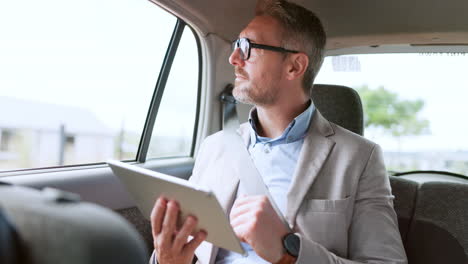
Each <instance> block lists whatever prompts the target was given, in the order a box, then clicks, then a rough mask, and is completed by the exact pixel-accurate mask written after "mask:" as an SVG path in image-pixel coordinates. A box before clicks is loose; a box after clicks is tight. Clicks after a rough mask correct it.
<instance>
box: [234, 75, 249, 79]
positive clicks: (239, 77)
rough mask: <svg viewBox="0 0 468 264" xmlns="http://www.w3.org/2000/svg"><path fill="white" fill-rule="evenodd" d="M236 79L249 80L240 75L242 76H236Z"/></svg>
mask: <svg viewBox="0 0 468 264" xmlns="http://www.w3.org/2000/svg"><path fill="white" fill-rule="evenodd" d="M236 79H243V80H247V78H246V77H245V76H244V75H240V74H236Z"/></svg>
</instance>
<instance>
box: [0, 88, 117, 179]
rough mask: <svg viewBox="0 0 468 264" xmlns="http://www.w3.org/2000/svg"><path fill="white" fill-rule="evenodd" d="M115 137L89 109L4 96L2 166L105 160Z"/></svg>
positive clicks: (0, 110)
mask: <svg viewBox="0 0 468 264" xmlns="http://www.w3.org/2000/svg"><path fill="white" fill-rule="evenodd" d="M114 137H115V133H114V132H113V131H112V130H110V129H109V128H107V127H106V126H105V125H104V124H103V123H102V122H101V121H100V120H99V119H98V118H97V117H96V115H95V114H94V113H92V112H91V111H89V110H87V109H83V108H78V107H71V106H64V105H54V104H48V103H41V102H34V101H27V100H22V99H17V98H12V97H0V170H5V169H20V168H32V167H50V166H59V165H67V164H78V163H94V162H102V161H105V160H106V159H108V158H109V157H112V156H113V154H114V150H115V148H114V144H115V142H114Z"/></svg>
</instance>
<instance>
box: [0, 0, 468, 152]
mask: <svg viewBox="0 0 468 264" xmlns="http://www.w3.org/2000/svg"><path fill="white" fill-rule="evenodd" d="M175 22H176V19H175V17H173V16H172V15H170V14H168V13H167V12H165V11H163V10H161V9H160V8H159V7H157V6H156V5H154V4H153V3H151V2H149V1H147V0H115V1H114V0H113V1H110V0H99V1H96V0H83V1H63V0H44V1H32V0H22V1H2V2H0V36H1V41H0V96H10V97H16V98H22V99H28V100H35V101H40V102H47V103H53V104H63V105H71V106H79V107H83V108H86V109H90V110H91V111H93V112H94V113H95V114H96V116H97V117H98V118H99V119H100V120H101V121H102V122H103V123H105V124H106V125H107V126H108V127H109V128H111V129H114V130H119V129H120V127H121V126H122V124H124V126H125V129H126V130H131V131H141V128H142V127H143V125H144V121H145V119H146V113H147V111H148V106H149V103H150V100H151V96H152V94H153V90H154V86H155V83H156V80H157V78H158V74H159V70H160V67H161V63H162V60H163V58H164V55H165V52H166V49H167V45H168V42H169V39H170V36H171V34H172V31H173V28H174V25H175ZM183 39H184V40H183V41H182V43H181V50H184V52H183V53H179V54H178V55H177V57H176V59H175V60H176V62H175V63H174V69H173V70H174V71H176V73H178V74H175V75H174V76H172V77H170V78H169V81H168V88H167V89H168V94H167V95H165V98H170V99H165V98H163V103H162V105H161V111H162V110H163V109H164V111H163V112H164V114H162V115H161V116H159V117H158V121H157V128H156V130H157V133H159V134H160V135H174V133H175V134H180V135H187V136H191V133H192V131H191V130H190V127H191V125H188V124H191V120H192V119H193V117H192V115H190V113H191V112H192V111H193V109H194V107H195V104H194V103H195V97H196V92H194V91H195V89H196V86H194V85H193V84H194V80H196V78H197V76H198V72H197V71H196V70H194V68H196V67H197V66H196V62H197V61H196V55H195V53H196V50H195V42H194V40H193V38H190V37H189V36H187V32H185V33H184V37H183ZM354 57H357V60H358V61H359V65H360V69H359V71H355V70H356V69H354V70H353V69H348V71H344V72H343V71H336V70H334V69H333V67H332V60H331V59H330V58H328V59H327V60H326V61H325V63H324V65H323V67H322V70H321V71H320V74H319V76H318V78H317V83H334V84H342V85H347V86H351V87H358V86H361V85H368V86H369V87H370V88H377V87H379V86H384V87H385V88H387V89H389V90H391V91H394V92H396V93H398V95H399V96H400V98H401V99H423V100H424V101H425V102H426V105H425V108H424V109H423V111H422V112H421V115H420V116H421V117H422V118H426V119H428V120H430V131H431V134H430V135H424V136H418V137H408V138H405V139H403V146H404V147H403V148H404V150H407V151H420V150H449V151H459V150H462V151H468V140H466V139H465V135H467V134H468V122H466V121H465V120H466V114H467V113H468V108H467V105H466V102H467V98H468V81H467V76H466V68H467V64H468V55H466V56H464V55H463V54H461V55H458V56H450V55H433V56H430V55H427V54H389V55H386V54H382V55H356V56H354ZM226 60H227V58H226ZM171 87H172V88H171ZM14 112H15V111H12V113H11V114H14ZM165 123H173V124H179V125H177V126H176V127H175V128H174V127H171V128H168V127H166V126H164V125H159V124H165ZM174 131H176V132H174ZM371 134H372V133H371ZM370 136H372V137H373V138H372V139H374V140H376V141H377V142H378V143H380V144H381V145H382V146H383V147H384V149H386V150H396V148H397V147H396V144H395V141H394V140H393V139H391V138H389V137H386V136H384V135H370Z"/></svg>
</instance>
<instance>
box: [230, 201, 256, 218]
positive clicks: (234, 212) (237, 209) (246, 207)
mask: <svg viewBox="0 0 468 264" xmlns="http://www.w3.org/2000/svg"><path fill="white" fill-rule="evenodd" d="M251 209H252V205H251V204H250V203H246V204H241V205H234V206H233V207H232V209H231V213H230V214H229V219H231V220H232V219H234V218H236V217H238V216H240V215H243V214H245V213H247V212H249V211H250V210H251Z"/></svg>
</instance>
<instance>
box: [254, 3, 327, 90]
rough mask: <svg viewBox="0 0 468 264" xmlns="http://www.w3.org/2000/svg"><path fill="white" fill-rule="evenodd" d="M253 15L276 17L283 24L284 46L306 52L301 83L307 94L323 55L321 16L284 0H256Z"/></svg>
mask: <svg viewBox="0 0 468 264" xmlns="http://www.w3.org/2000/svg"><path fill="white" fill-rule="evenodd" d="M255 15H256V16H270V17H273V18H275V19H277V20H278V21H279V22H280V24H282V26H283V40H282V45H283V47H284V48H286V49H293V50H299V51H302V52H305V53H306V54H307V56H308V57H309V65H308V67H307V69H306V72H305V73H304V79H303V81H302V85H303V88H304V91H305V92H306V94H309V95H310V91H311V90H312V84H313V82H314V79H315V77H316V76H317V74H318V72H319V70H320V67H321V66H322V63H323V59H324V55H325V54H324V53H325V52H324V49H325V43H326V34H325V30H324V29H323V26H322V23H321V22H320V19H319V18H318V17H317V16H316V15H315V14H314V13H313V12H311V11H309V10H307V9H305V8H304V7H302V6H299V5H297V4H294V3H291V2H288V1H285V0H258V2H257V6H256V8H255Z"/></svg>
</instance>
